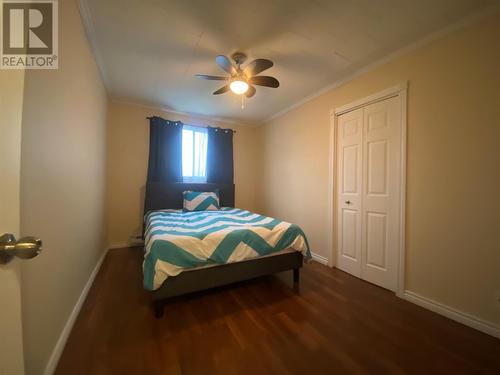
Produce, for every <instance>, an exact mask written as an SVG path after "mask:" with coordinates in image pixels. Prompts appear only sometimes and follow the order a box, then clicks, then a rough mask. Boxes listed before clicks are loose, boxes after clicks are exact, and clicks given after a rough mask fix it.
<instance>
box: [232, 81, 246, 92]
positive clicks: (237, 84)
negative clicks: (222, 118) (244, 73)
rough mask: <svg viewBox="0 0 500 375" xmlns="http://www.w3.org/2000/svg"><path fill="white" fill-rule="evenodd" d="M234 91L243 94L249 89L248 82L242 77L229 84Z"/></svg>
mask: <svg viewBox="0 0 500 375" xmlns="http://www.w3.org/2000/svg"><path fill="white" fill-rule="evenodd" d="M229 87H230V89H231V91H232V92H234V93H235V94H237V95H243V94H244V93H246V92H247V91H248V83H246V82H245V81H242V80H240V79H236V80H234V81H233V82H231V84H230V85H229Z"/></svg>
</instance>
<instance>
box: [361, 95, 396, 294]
mask: <svg viewBox="0 0 500 375" xmlns="http://www.w3.org/2000/svg"><path fill="white" fill-rule="evenodd" d="M400 108H401V105H400V99H399V97H396V98H391V99H386V100H383V101H381V102H378V103H375V104H371V105H368V106H366V107H364V121H363V155H364V157H363V209H362V212H363V219H362V233H363V235H362V244H361V246H362V251H361V259H362V261H361V263H362V270H361V275H362V278H363V279H365V280H367V281H370V282H372V283H374V284H377V285H380V286H382V287H384V288H387V289H390V290H396V269H397V264H396V263H397V259H398V256H397V251H398V247H399V244H398V241H399V225H400V218H399V205H400V184H399V181H400V170H401V168H400V162H401V141H400V139H401V114H400Z"/></svg>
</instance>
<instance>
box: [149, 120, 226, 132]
mask: <svg viewBox="0 0 500 375" xmlns="http://www.w3.org/2000/svg"><path fill="white" fill-rule="evenodd" d="M155 117H158V116H148V117H146V119H147V120H151V119H153V118H155ZM159 118H161V119H162V120H165V119H164V118H162V117H159ZM172 122H182V121H172ZM186 125H187V126H192V127H193V128H202V129H205V128H212V129H223V130H231V131H232V132H233V133H236V130H233V129H224V128H221V127H220V126H199V125H190V124H186Z"/></svg>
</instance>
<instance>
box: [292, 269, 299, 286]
mask: <svg viewBox="0 0 500 375" xmlns="http://www.w3.org/2000/svg"><path fill="white" fill-rule="evenodd" d="M299 281H300V268H294V269H293V282H294V283H298V282H299Z"/></svg>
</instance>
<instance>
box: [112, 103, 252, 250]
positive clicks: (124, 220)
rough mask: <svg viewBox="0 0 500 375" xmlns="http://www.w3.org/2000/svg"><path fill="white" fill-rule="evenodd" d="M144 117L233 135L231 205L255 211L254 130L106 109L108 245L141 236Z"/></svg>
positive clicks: (127, 108)
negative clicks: (225, 130)
mask: <svg viewBox="0 0 500 375" xmlns="http://www.w3.org/2000/svg"><path fill="white" fill-rule="evenodd" d="M148 116H161V117H163V118H166V119H170V120H174V121H175V120H180V121H182V122H184V123H186V124H191V125H200V126H206V125H210V126H221V127H224V128H231V129H234V130H236V131H237V132H236V134H235V135H234V180H235V185H236V205H237V206H238V207H241V208H245V209H250V210H253V209H255V205H256V202H255V186H256V181H255V178H254V176H255V173H256V165H257V163H256V158H255V154H256V153H257V152H258V150H257V148H256V147H257V144H256V131H255V128H252V127H250V126H246V125H235V124H232V123H223V122H220V121H215V122H214V121H207V120H206V119H202V118H196V117H188V116H181V115H178V114H173V113H168V112H164V111H161V110H157V109H152V108H149V107H144V106H139V105H133V104H125V103H110V105H109V112H108V118H109V120H108V167H107V169H108V190H107V191H108V195H107V202H108V206H107V223H108V245H116V244H123V243H127V242H129V241H130V240H131V236H136V235H140V233H141V230H142V215H143V206H144V185H145V182H146V175H147V165H148V153H149V121H148V120H147V119H146V117H148Z"/></svg>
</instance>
